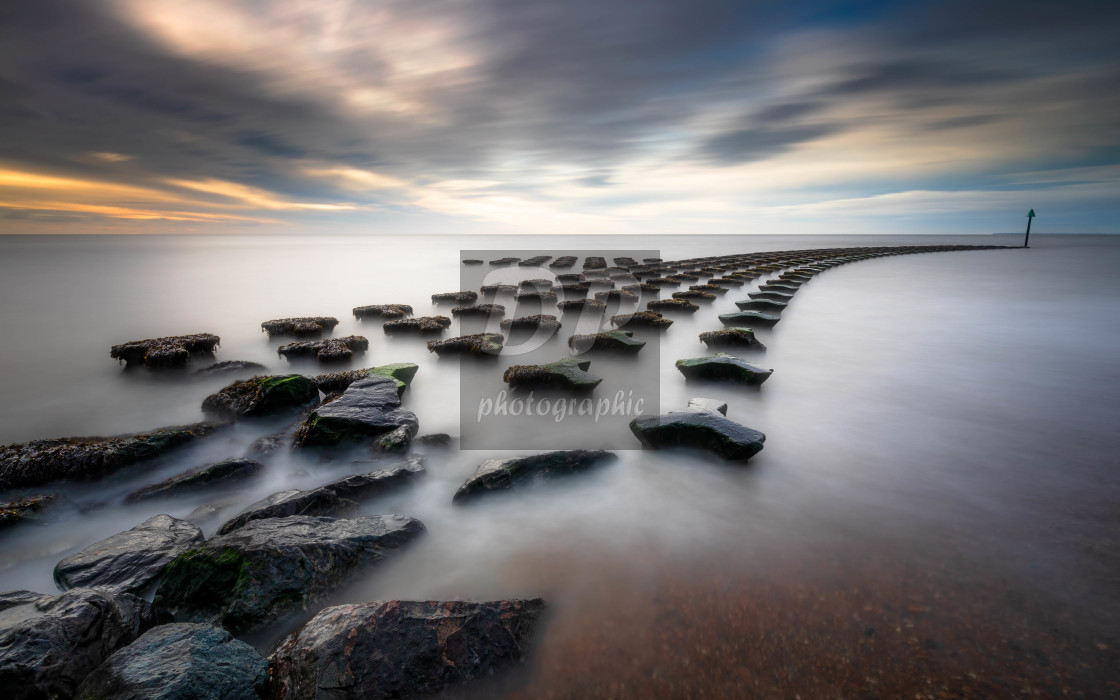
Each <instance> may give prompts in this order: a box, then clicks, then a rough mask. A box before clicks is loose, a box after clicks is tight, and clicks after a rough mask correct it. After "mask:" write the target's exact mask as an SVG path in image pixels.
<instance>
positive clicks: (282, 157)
mask: <svg viewBox="0 0 1120 700" xmlns="http://www.w3.org/2000/svg"><path fill="white" fill-rule="evenodd" d="M373 5H375V3H353V4H352V5H351V6H350V7H349V9H348V12H349V14H348V15H347V18H346V22H348V23H353V24H355V25H356V24H357V23H359V22H361V21H363V18H364V17H365V15H366V14H367V13H369V12H371V11H372V10H371V9H370V8H371V7H372V6H373ZM380 5H383V6H384V8H385V9H386V11H388V12H390V13H395V14H397V15H401V16H404V17H407V18H411V19H414V20H416V21H417V22H420V21H423V20H425V19H433V18H436V19H440V20H442V21H443V22H444V23H446V24H449V25H453V26H455V27H457V28H458V31H457V33H456V35H455V39H454V41H456V42H460V43H461V44H462V47H458V48H465V49H470V50H471V51H469V52H470V53H471V54H472V55H474V56H476V57H478V59H479V62H478V63H476V64H473V65H471V66H469V67H468V68H466V69H464V72H463V74H462V75H459V76H457V77H456V80H455V81H453V82H449V83H447V84H442V83H436V84H432V85H428V84H424V83H418V84H417V86H416V87H415V88H414V89H413V88H411V87H410V91H411V92H410V91H409V90H406V92H407V93H409V94H412V93H415V94H416V95H418V98H417V99H418V101H419V102H420V103H421V104H423V106H424V109H427V110H430V111H431V112H432V113H433V114H435V115H437V116H436V118H431V119H426V118H424V117H425V116H427V115H426V114H420V115H410V114H405V115H404V116H402V115H399V114H391V113H384V114H382V113H376V114H374V113H371V114H364V113H360V112H357V111H355V110H353V109H351V108H349V107H348V106H347V105H345V104H344V100H343V98H342V96H341V95H337V94H332V93H331V92H330V90H329V89H327V88H326V87H324V88H323V89H321V90H313V89H278V87H277V85H276V84H275V80H274V76H273V78H267V77H266V76H265V73H264V70H263V69H262V68H261V66H259V65H255V64H252V63H251V62H250V63H247V64H238V63H237V62H236V61H219V60H216V59H215V60H207V57H201V58H200V57H188V56H186V55H184V54H183V53H177V52H175V51H173V50H172V49H171V48H170V47H168V46H167V45H165V44H164V43H161V40H160V39H158V38H157V37H154V36H149V35H146V34H145V32H144V31H142V30H141V29H139V28H138V25H136V24H134V23H131V22H129V21H128V20H129V18H128V17H125V16H121V15H119V14H116V13H118V12H120V11H121V10H120V9H119V6H118V5H115V4H112V3H91V2H87V1H84V0H16V1H15V2H9V3H7V4H5V6H4V8H3V9H0V13H2V14H0V96H2V97H3V100H2V103H0V119H2V120H3V128H2V129H0V159H2V160H3V161H6V162H15V163H18V164H22V165H24V166H26V167H29V168H35V167H41V168H49V169H52V170H56V171H57V170H65V171H67V172H72V173H75V174H77V175H82V176H89V177H99V176H107V175H105V174H106V173H107V172H110V171H111V173H112V177H113V178H114V179H116V180H126V181H132V182H135V183H144V182H150V181H151V180H152V179H153V178H174V179H177V180H181V179H196V180H198V179H205V178H214V179H220V180H228V181H232V182H237V183H242V184H247V185H252V186H256V187H261V188H267V189H269V190H271V191H273V192H277V193H280V194H283V195H289V196H293V197H302V198H312V199H317V200H332V199H339V198H342V197H351V198H352V197H361V196H363V195H356V194H354V193H353V192H343V191H342V190H338V189H336V183H334V182H333V181H331V180H329V179H324V178H323V177H316V176H309V175H307V174H306V173H304V172H303V171H302V170H300V169H299V168H297V167H296V164H297V163H308V162H313V163H317V164H320V166H323V167H326V166H331V165H334V166H340V167H341V166H346V167H352V168H360V169H367V170H375V171H377V172H380V173H384V174H387V175H392V176H396V177H401V178H421V179H427V180H437V179H444V178H447V179H454V178H476V179H479V180H486V179H496V180H507V181H517V180H518V179H519V173H518V172H516V171H511V170H509V168H510V167H512V166H509V165H508V163H509V162H510V161H511V160H516V161H517V162H518V163H522V164H523V165H520V166H518V167H523V168H526V169H527V170H526V172H529V171H531V170H532V168H534V167H537V166H538V165H539V164H562V165H566V166H575V167H576V168H577V169H583V171H584V175H583V176H582V177H575V178H573V181H575V182H580V183H582V184H583V185H586V186H589V187H596V188H609V187H611V186H612V184H613V183H614V180H613V179H612V177H611V176H609V175H604V174H603V173H613V172H615V170H616V168H617V167H618V166H622V165H625V164H626V163H627V162H628V161H629V160H630V159H632V158H635V157H637V156H640V155H642V154H644V153H646V152H648V150H649V149H652V148H661V147H664V146H665V144H666V143H667V142H669V143H673V142H672V139H677V142H676V143H675V145H676V148H675V149H672V150H674V151H675V152H676V153H677V154H682V153H683V154H684V155H676V156H674V157H677V158H684V159H691V160H694V161H697V162H702V163H712V164H716V165H730V164H734V163H741V162H749V161H757V160H761V159H766V158H771V157H774V156H776V155H780V154H781V153H784V152H787V151H789V150H791V149H796V148H801V147H806V146H807V145H809V144H812V143H813V142H814V141H817V140H819V139H821V138H823V137H826V136H828V135H831V134H837V133H842V132H846V131H849V130H853V129H857V128H860V127H862V126H864V125H865V123H870V122H874V121H876V120H883V119H888V118H889V119H893V120H895V121H896V122H898V121H900V120H903V119H908V120H911V121H912V122H913V123H912V124H911V126H910V128H912V129H915V130H927V131H929V132H931V133H932V132H936V131H938V130H941V131H944V130H946V129H961V128H967V127H970V126H971V127H975V126H980V125H984V124H990V123H994V122H995V120H998V119H1000V118H1002V117H1001V115H1005V114H1013V113H1016V112H1021V111H1022V110H1023V109H1025V108H1027V107H1028V106H1030V105H1032V104H1036V103H1038V102H1039V101H1042V100H1046V99H1050V98H1052V97H1053V96H1054V95H1058V96H1059V97H1061V98H1062V99H1066V100H1074V101H1081V102H1084V103H1085V104H1086V105H1088V106H1087V107H1086V109H1087V110H1089V111H1093V110H1094V109H1096V110H1098V111H1099V112H1100V113H1101V115H1102V116H1101V117H1100V119H1099V120H1098V122H1099V124H1098V125H1097V126H1095V127H1094V126H1087V127H1085V128H1086V129H1091V128H1098V129H1107V128H1109V125H1110V123H1111V124H1114V120H1113V121H1112V122H1109V120H1108V118H1107V116H1104V115H1105V112H1106V107H1105V106H1104V103H1102V102H1101V100H1102V99H1103V98H1102V97H1101V95H1100V94H1095V93H1094V91H1097V90H1100V88H1101V85H1100V83H1101V80H1102V79H1101V78H1100V77H1092V76H1090V77H1087V78H1085V79H1084V80H1081V81H1080V82H1078V81H1072V82H1071V81H1068V80H1067V81H1064V82H1062V81H1053V84H1048V85H1047V86H1045V87H1041V88H1038V90H1039V91H1040V92H1039V91H1036V92H1030V86H1031V85H1033V84H1034V83H1033V82H1032V81H1036V80H1038V79H1039V78H1045V77H1055V76H1059V77H1060V76H1063V75H1067V74H1077V73H1078V72H1084V71H1088V72H1089V73H1091V72H1092V69H1094V68H1095V69H1097V70H1098V72H1099V69H1100V67H1101V66H1109V65H1113V66H1114V65H1115V64H1116V61H1117V55H1118V53H1120V52H1118V50H1117V48H1116V47H1115V46H1114V45H1113V44H1111V43H1109V42H1108V41H1106V40H1105V37H1106V35H1107V34H1108V32H1107V27H1108V26H1110V25H1111V27H1113V28H1114V27H1115V26H1116V22H1115V19H1116V17H1117V15H1118V10H1117V7H1118V5H1117V3H1095V2H1085V3H1075V4H1069V3H1066V4H1062V5H1061V6H1060V7H1059V6H1058V4H1057V3H1049V2H1047V3H1040V2H1028V3H1025V4H1024V3H1021V2H1016V3H1010V2H993V3H985V2H981V3H976V2H967V3H966V2H953V3H887V4H883V3H854V4H853V3H849V2H835V3H833V2H821V3H815V4H812V5H810V4H805V3H796V4H794V3H790V4H785V5H779V4H775V3H765V2H743V1H741V0H694V1H692V2H681V1H679V0H650V1H645V2H618V3H611V2H603V1H602V0H571V1H570V2H555V1H554V0H479V1H478V2H474V3H456V4H446V3H438V4H429V3H415V2H403V1H390V2H385V3H380ZM795 5H796V6H795ZM230 6H231V7H234V6H236V4H235V3H233V2H232V0H231V4H230ZM277 7H280V5H279V4H275V5H274V4H271V3H264V4H260V5H255V6H254V16H256V15H257V14H259V15H262V16H264V15H268V14H269V13H270V12H273V11H275V12H276V13H277V17H278V19H277V21H283V19H284V17H283V13H282V12H281V11H280V10H278V9H276V8H277ZM262 19H263V17H262ZM344 26H345V25H344ZM813 32H818V33H819V32H834V33H837V35H841V36H850V37H853V39H852V41H850V42H849V49H850V53H851V56H850V57H847V56H846V57H841V58H842V59H844V60H839V61H836V62H830V61H829V60H828V59H821V62H819V63H817V64H812V63H807V64H803V65H800V66H799V67H798V68H796V70H798V71H801V72H802V74H796V73H794V74H790V73H789V72H785V71H787V70H794V69H786V68H783V67H782V66H781V65H779V63H780V62H779V61H777V60H776V59H775V58H774V56H775V55H776V50H777V49H778V48H780V47H782V46H784V45H785V42H787V40H788V41H797V40H800V38H801V37H802V36H803V34H806V33H808V34H811V33H813ZM1041 36H1045V38H1046V43H1045V44H1035V43H1034V41H1035V40H1036V39H1037V38H1039V37H1041ZM308 41H309V42H310V41H312V38H311V37H309V38H308ZM379 46H380V44H379V39H378V37H377V36H376V35H374V34H371V35H370V36H369V38H368V40H366V41H364V42H362V46H358V47H353V48H351V49H348V50H345V51H340V52H339V53H338V54H337V55H335V56H334V57H333V59H332V60H333V63H332V64H331V66H330V70H331V71H334V74H335V75H327V76H325V77H326V78H331V77H339V76H341V77H344V78H346V79H347V80H348V81H349V83H355V82H361V84H363V85H368V86H370V87H372V88H377V89H382V88H385V87H386V86H391V81H392V79H393V77H392V71H391V70H390V67H389V65H388V63H387V62H386V61H385V60H383V58H384V57H382V56H380V55H379V53H378V50H379ZM437 48H438V47H437ZM451 48H455V47H448V49H451ZM783 55H786V57H787V58H796V53H794V54H793V56H792V57H791V56H789V55H787V54H783ZM324 70H326V69H324ZM805 78H813V80H811V81H809V82H808V84H809V86H808V87H802V84H803V83H805V82H806V81H805V80H804V79H805ZM323 84H324V85H329V83H328V82H324V83H323ZM1009 86H1010V87H1014V86H1024V91H1025V94H1020V95H1018V97H1016V98H1015V99H1017V100H1020V102H1015V103H1002V104H1000V105H998V106H997V105H993V104H989V102H990V101H991V100H992V99H994V98H992V97H989V93H994V92H995V89H996V88H998V89H1000V90H1002V91H1004V92H1006V90H1007V88H1008V87H1009ZM281 87H283V86H281ZM302 87H306V86H302ZM1001 99H1002V97H1001ZM865 100H878V101H881V102H882V103H883V104H887V105H890V106H891V108H892V109H894V110H895V112H894V113H892V114H889V115H885V116H884V115H883V114H881V113H878V112H871V111H869V110H867V109H864V108H862V107H861V105H862V104H863V103H862V101H865ZM1094 105H1097V106H1094ZM933 108H953V111H954V112H955V113H956V114H955V115H953V116H945V115H941V116H937V117H930V118H925V117H924V116H923V114H924V112H925V110H930V109H933ZM861 109H862V110H863V111H862V112H861ZM713 111H718V112H719V113H721V114H725V115H731V116H729V117H727V118H726V119H722V120H721V119H715V120H707V121H704V122H703V123H704V126H703V127H700V128H697V127H695V126H694V123H695V122H696V120H698V119H699V118H701V117H704V116H705V115H707V114H708V113H710V112H713ZM865 113H866V116H865ZM651 144H652V145H651ZM91 152H93V153H119V154H126V155H127V156H129V157H130V159H129V160H126V161H121V162H113V163H112V164H107V163H105V162H103V161H99V160H96V159H93V160H91V159H90V158H88V157H86V154H89V153H91ZM514 185H516V187H518V188H528V186H527V185H524V184H523V183H519V182H508V184H507V185H504V186H507V187H510V188H512V187H513V186H514ZM369 196H370V197H376V195H369ZM542 196H545V195H543V194H542Z"/></svg>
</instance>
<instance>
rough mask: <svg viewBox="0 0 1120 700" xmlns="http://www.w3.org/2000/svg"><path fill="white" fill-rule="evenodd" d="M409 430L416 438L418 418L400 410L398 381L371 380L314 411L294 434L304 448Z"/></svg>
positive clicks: (387, 379) (356, 384) (348, 389)
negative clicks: (399, 429) (404, 429)
mask: <svg viewBox="0 0 1120 700" xmlns="http://www.w3.org/2000/svg"><path fill="white" fill-rule="evenodd" d="M401 426H408V428H409V430H411V432H412V434H413V435H415V434H416V429H417V428H418V427H419V421H418V420H417V419H416V414H415V413H413V412H412V411H409V410H408V409H405V408H401V397H400V393H399V391H398V389H397V380H395V379H393V378H392V377H383V376H372V377H368V378H366V379H361V380H358V381H356V382H354V383H353V384H351V385H350V386H348V387H347V388H346V390H345V391H344V392H343V393H342V396H340V397H338V398H337V399H335V400H334V401H330V402H328V403H324V404H322V405H321V406H319V407H317V408H316V409H315V410H313V411H312V412H311V413H310V414H309V415H308V416H307V420H305V421H304V422H303V425H301V426H300V427H299V429H298V430H297V431H296V433H295V437H294V444H296V445H298V446H301V447H313V446H326V445H336V444H338V443H340V442H345V441H352V440H361V439H365V438H376V437H379V436H381V435H384V434H385V433H389V432H392V431H393V430H396V429H397V428H400V427H401Z"/></svg>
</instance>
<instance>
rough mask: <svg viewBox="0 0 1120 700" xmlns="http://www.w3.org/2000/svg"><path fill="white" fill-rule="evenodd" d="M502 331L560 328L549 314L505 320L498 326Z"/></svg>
mask: <svg viewBox="0 0 1120 700" xmlns="http://www.w3.org/2000/svg"><path fill="white" fill-rule="evenodd" d="M498 325H499V326H501V328H502V330H510V329H519V328H531V329H537V328H545V329H549V330H556V329H557V328H559V327H560V322H559V321H557V320H556V317H555V316H551V315H549V314H536V315H534V316H521V317H520V318H506V319H502V321H501V322H500V323H499V324H498Z"/></svg>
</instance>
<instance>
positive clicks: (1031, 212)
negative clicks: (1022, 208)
mask: <svg viewBox="0 0 1120 700" xmlns="http://www.w3.org/2000/svg"><path fill="white" fill-rule="evenodd" d="M1027 218H1028V219H1033V218H1034V209H1031V210H1030V211H1029V212H1027Z"/></svg>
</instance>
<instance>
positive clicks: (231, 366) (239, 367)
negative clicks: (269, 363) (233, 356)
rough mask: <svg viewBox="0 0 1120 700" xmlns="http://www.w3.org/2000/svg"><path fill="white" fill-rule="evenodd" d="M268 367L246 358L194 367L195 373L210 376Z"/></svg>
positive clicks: (253, 370) (258, 370)
mask: <svg viewBox="0 0 1120 700" xmlns="http://www.w3.org/2000/svg"><path fill="white" fill-rule="evenodd" d="M266 369H268V368H267V367H265V366H264V365H262V364H261V363H259V362H248V361H246V360H226V361H225V362H217V363H214V364H212V365H210V366H209V367H203V368H202V369H196V370H195V371H194V373H195V374H201V375H205V376H207V377H212V376H215V375H219V374H237V373H241V372H246V373H247V372H260V371H262V370H266Z"/></svg>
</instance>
